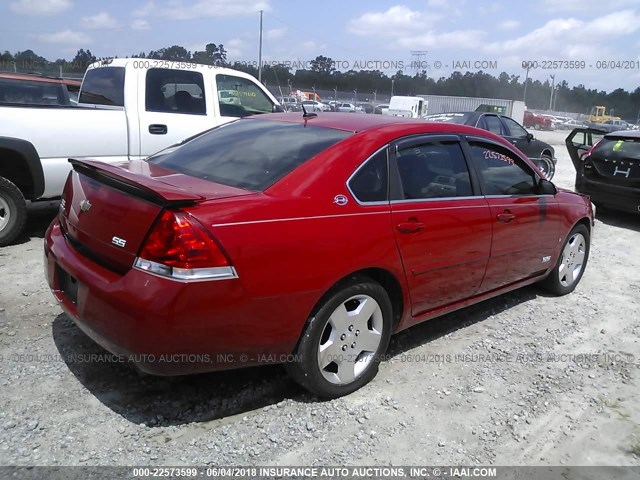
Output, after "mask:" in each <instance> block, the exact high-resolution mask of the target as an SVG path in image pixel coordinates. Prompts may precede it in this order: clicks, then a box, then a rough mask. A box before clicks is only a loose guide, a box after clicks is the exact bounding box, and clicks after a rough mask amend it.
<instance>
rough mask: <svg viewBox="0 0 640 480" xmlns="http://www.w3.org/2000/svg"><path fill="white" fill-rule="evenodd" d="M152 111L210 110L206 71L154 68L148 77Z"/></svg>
mask: <svg viewBox="0 0 640 480" xmlns="http://www.w3.org/2000/svg"><path fill="white" fill-rule="evenodd" d="M145 88H146V94H145V109H146V110H147V111H148V112H167V113H186V114H191V115H198V114H200V115H202V114H204V113H206V109H205V98H204V81H203V79H202V74H201V73H198V72H190V71H183V70H172V69H170V68H150V69H149V70H148V71H147V78H146V81H145Z"/></svg>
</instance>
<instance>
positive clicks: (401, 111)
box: [382, 95, 427, 118]
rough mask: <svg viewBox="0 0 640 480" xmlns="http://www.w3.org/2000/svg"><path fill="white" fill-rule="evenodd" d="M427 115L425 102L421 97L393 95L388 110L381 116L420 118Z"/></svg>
mask: <svg viewBox="0 0 640 480" xmlns="http://www.w3.org/2000/svg"><path fill="white" fill-rule="evenodd" d="M426 113H427V101H426V100H425V99H424V98H421V97H405V96H402V95H395V96H393V97H391V101H390V102H389V108H388V110H387V111H383V112H382V114H383V115H391V116H393V117H407V118H422V116H423V115H426Z"/></svg>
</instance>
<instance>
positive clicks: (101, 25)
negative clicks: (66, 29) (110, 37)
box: [80, 12, 118, 30]
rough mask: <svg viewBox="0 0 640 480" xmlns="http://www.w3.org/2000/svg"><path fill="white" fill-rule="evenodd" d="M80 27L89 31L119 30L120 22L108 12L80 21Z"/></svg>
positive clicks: (83, 18)
mask: <svg viewBox="0 0 640 480" xmlns="http://www.w3.org/2000/svg"><path fill="white" fill-rule="evenodd" d="M80 26H81V27H83V28H87V29H89V30H98V29H107V28H117V27H118V22H117V21H116V19H115V18H113V17H112V16H111V15H109V13H107V12H100V13H96V14H95V15H91V16H88V17H82V18H81V19H80Z"/></svg>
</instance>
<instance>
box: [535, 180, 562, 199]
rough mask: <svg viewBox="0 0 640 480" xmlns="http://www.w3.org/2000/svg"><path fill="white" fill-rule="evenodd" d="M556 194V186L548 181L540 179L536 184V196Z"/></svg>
mask: <svg viewBox="0 0 640 480" xmlns="http://www.w3.org/2000/svg"><path fill="white" fill-rule="evenodd" d="M556 193H558V191H557V190H556V186H555V185H554V184H553V183H551V182H550V181H549V180H547V179H545V178H542V179H540V183H538V195H555V194H556Z"/></svg>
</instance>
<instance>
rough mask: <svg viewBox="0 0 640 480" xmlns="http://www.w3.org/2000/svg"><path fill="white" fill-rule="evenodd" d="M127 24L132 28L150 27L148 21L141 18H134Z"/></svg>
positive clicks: (145, 28) (142, 28) (143, 28)
mask: <svg viewBox="0 0 640 480" xmlns="http://www.w3.org/2000/svg"><path fill="white" fill-rule="evenodd" d="M129 26H130V27H131V28H132V29H133V30H149V29H150V28H151V25H149V22H148V21H146V20H144V19H142V18H139V19H137V20H134V21H133V22H131V23H130V24H129Z"/></svg>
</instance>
